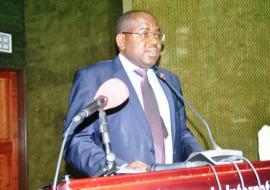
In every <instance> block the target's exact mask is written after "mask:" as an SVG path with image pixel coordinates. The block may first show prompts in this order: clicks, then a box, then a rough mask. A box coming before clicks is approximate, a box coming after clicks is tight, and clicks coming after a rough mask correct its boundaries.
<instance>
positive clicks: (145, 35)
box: [122, 31, 165, 42]
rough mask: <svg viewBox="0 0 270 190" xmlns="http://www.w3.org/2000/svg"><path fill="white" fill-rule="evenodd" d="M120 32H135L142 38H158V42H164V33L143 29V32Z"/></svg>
mask: <svg viewBox="0 0 270 190" xmlns="http://www.w3.org/2000/svg"><path fill="white" fill-rule="evenodd" d="M122 34H136V35H139V36H140V37H142V38H144V39H148V38H152V37H154V38H156V39H157V40H159V41H160V42H164V41H165V34H163V33H161V32H160V33H157V34H154V33H152V32H149V31H144V32H140V33H139V32H122Z"/></svg>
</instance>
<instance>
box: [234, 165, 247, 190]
mask: <svg viewBox="0 0 270 190" xmlns="http://www.w3.org/2000/svg"><path fill="white" fill-rule="evenodd" d="M231 163H232V164H233V165H234V167H235V169H236V171H237V173H238V175H239V178H240V182H241V187H242V189H245V184H244V180H243V176H242V174H241V171H240V169H239V167H238V166H237V164H235V163H234V162H233V161H231Z"/></svg>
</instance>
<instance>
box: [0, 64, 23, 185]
mask: <svg viewBox="0 0 270 190" xmlns="http://www.w3.org/2000/svg"><path fill="white" fill-rule="evenodd" d="M0 71H5V72H8V71H12V72H16V75H17V90H18V91H17V92H18V118H17V119H18V135H19V139H18V140H19V141H18V146H19V147H18V156H19V158H18V159H19V163H18V170H19V171H18V186H19V190H27V187H28V184H27V175H28V173H27V120H26V119H27V117H26V116H27V114H26V77H25V69H6V68H0Z"/></svg>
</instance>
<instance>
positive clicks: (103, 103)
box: [53, 78, 129, 190]
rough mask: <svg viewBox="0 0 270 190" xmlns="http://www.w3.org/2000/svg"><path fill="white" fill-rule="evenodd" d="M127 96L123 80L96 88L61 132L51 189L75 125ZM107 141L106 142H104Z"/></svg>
mask: <svg viewBox="0 0 270 190" xmlns="http://www.w3.org/2000/svg"><path fill="white" fill-rule="evenodd" d="M128 97H129V91H128V88H127V86H126V85H125V84H124V82H123V81H121V80H120V79H117V78H112V79H109V80H107V81H105V82H104V83H103V84H102V85H101V86H100V87H99V88H98V90H97V92H96V95H95V97H94V100H93V101H92V102H91V103H90V104H89V105H88V106H86V107H85V108H84V109H83V110H82V111H81V112H79V113H78V114H77V115H75V116H74V117H73V119H72V121H71V123H70V124H69V126H68V128H67V129H66V131H65V132H64V134H63V142H62V146H61V150H60V153H59V157H58V162H57V167H56V171H55V177H54V182H53V190H56V185H57V179H58V174H59V169H60V166H61V160H62V157H63V152H64V150H65V146H66V142H67V139H68V137H71V136H72V135H73V133H74V131H75V129H76V127H77V126H78V125H79V124H80V123H81V122H82V121H83V120H84V119H85V118H86V117H89V116H90V115H92V114H93V113H95V112H97V111H101V112H102V113H104V114H105V112H104V110H108V109H111V108H115V107H117V106H119V105H121V104H122V103H124V102H125V101H126V100H127V98H128ZM106 143H108V142H106Z"/></svg>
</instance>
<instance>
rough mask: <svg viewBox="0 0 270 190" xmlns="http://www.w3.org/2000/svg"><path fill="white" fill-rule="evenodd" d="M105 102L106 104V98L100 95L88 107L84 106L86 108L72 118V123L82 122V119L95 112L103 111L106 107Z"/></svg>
mask: <svg viewBox="0 0 270 190" xmlns="http://www.w3.org/2000/svg"><path fill="white" fill-rule="evenodd" d="M107 102H108V98H107V97H106V96H102V95H101V96H99V97H98V98H96V99H95V100H94V101H93V102H91V103H90V104H89V105H88V106H86V108H84V109H83V110H82V111H81V112H80V113H79V114H78V115H76V116H75V117H74V118H73V121H74V122H80V121H82V120H83V119H84V118H86V117H88V116H90V115H92V114H93V113H95V112H96V111H99V110H101V109H103V108H104V107H105V106H106V105H107Z"/></svg>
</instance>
